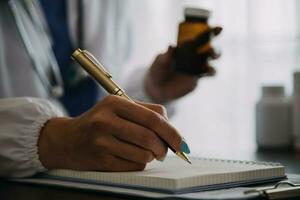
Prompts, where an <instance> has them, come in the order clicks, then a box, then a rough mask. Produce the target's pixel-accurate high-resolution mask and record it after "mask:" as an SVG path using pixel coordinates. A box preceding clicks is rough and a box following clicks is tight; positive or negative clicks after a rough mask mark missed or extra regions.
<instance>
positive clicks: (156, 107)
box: [136, 101, 168, 119]
mask: <svg viewBox="0 0 300 200" xmlns="http://www.w3.org/2000/svg"><path fill="white" fill-rule="evenodd" d="M136 103H138V104H140V105H142V106H144V107H146V108H149V109H150V110H153V111H154V112H157V113H158V114H160V115H162V116H163V117H164V118H166V119H168V115H167V109H166V108H165V107H164V106H162V105H160V104H153V103H145V102H140V101H136Z"/></svg>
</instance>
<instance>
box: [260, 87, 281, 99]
mask: <svg viewBox="0 0 300 200" xmlns="http://www.w3.org/2000/svg"><path fill="white" fill-rule="evenodd" d="M262 95H263V97H278V96H284V87H283V86H280V85H278V86H263V87H262Z"/></svg>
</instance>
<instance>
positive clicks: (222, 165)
mask: <svg viewBox="0 0 300 200" xmlns="http://www.w3.org/2000/svg"><path fill="white" fill-rule="evenodd" d="M191 161H192V163H193V164H192V165H190V164H188V163H185V162H183V161H182V160H180V159H178V158H177V157H168V158H167V159H166V160H165V161H164V162H159V161H153V162H152V163H150V164H148V166H147V167H146V169H145V170H144V171H138V172H94V171H87V172H81V171H73V170H62V169H58V170H51V171H49V172H47V174H45V175H44V176H45V177H47V178H51V179H60V180H68V181H75V182H81V183H90V184H100V185H107V186H115V187H122V188H133V189H138V190H148V191H157V192H164V193H188V192H199V191H207V190H213V189H223V188H230V187H237V186H244V185H252V184H258V183H266V182H273V181H274V182H275V181H279V180H282V179H284V178H285V168H284V166H282V165H281V164H279V163H268V162H255V161H237V160H222V159H206V158H193V159H191Z"/></svg>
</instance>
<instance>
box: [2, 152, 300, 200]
mask: <svg viewBox="0 0 300 200" xmlns="http://www.w3.org/2000/svg"><path fill="white" fill-rule="evenodd" d="M224 156H226V154H224ZM240 156H243V155H240ZM240 158H241V157H239V159H240ZM242 159H244V160H261V161H270V162H281V163H282V164H284V165H285V166H286V167H287V172H288V173H297V174H300V154H299V153H294V152H253V153H245V154H244V156H243V158H242ZM0 197H1V199H5V200H12V199H13V200H18V199H24V197H26V199H32V200H35V199H43V200H54V199H64V200H69V199H70V200H71V199H72V200H77V199H83V200H94V199H99V198H101V199H104V200H116V199H129V198H128V197H118V196H111V195H109V194H104V193H94V192H83V191H78V190H72V189H61V188H55V187H50V188H49V187H44V186H36V185H27V184H20V183H9V182H5V181H0ZM2 197H4V198H2Z"/></svg>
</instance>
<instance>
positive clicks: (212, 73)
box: [199, 64, 217, 78]
mask: <svg viewBox="0 0 300 200" xmlns="http://www.w3.org/2000/svg"><path fill="white" fill-rule="evenodd" d="M205 71H206V72H205V73H202V74H201V75H200V77H199V78H201V77H207V76H215V75H216V73H217V71H216V70H215V68H214V67H212V66H210V65H208V64H207V65H206V67H205Z"/></svg>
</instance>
